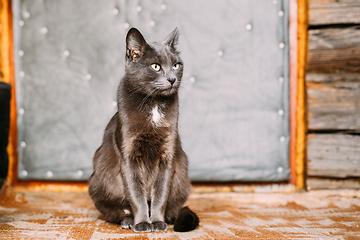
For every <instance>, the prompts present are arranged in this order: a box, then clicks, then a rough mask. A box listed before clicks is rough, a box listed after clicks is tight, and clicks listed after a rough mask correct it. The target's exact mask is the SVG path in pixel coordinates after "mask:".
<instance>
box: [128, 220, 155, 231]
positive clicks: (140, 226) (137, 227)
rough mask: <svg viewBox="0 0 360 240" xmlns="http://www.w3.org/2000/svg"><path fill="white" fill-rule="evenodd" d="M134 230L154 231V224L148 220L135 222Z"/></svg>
mask: <svg viewBox="0 0 360 240" xmlns="http://www.w3.org/2000/svg"><path fill="white" fill-rule="evenodd" d="M132 230H133V231H134V232H151V231H152V225H151V223H148V222H141V223H138V224H135V226H134V227H133V229H132Z"/></svg>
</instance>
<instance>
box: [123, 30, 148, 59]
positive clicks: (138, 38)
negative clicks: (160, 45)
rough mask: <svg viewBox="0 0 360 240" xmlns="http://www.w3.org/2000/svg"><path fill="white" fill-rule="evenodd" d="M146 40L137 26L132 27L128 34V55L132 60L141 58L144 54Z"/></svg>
mask: <svg viewBox="0 0 360 240" xmlns="http://www.w3.org/2000/svg"><path fill="white" fill-rule="evenodd" d="M146 45H147V43H146V41H145V39H144V37H143V35H141V33H140V32H139V30H137V29H136V28H131V29H130V30H129V32H128V33H127V36H126V55H127V56H128V57H130V58H131V59H132V60H137V59H139V58H140V57H141V56H142V55H144V52H145V49H146Z"/></svg>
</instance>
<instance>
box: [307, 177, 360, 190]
mask: <svg viewBox="0 0 360 240" xmlns="http://www.w3.org/2000/svg"><path fill="white" fill-rule="evenodd" d="M306 184H307V188H308V190H320V189H360V181H359V180H357V179H342V180H338V179H330V178H309V179H307V181H306Z"/></svg>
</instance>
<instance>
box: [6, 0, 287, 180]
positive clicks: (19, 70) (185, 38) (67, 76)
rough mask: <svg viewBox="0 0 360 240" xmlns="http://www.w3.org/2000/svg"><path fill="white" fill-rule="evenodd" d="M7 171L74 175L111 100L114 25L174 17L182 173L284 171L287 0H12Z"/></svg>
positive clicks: (270, 175) (243, 175)
mask: <svg viewBox="0 0 360 240" xmlns="http://www.w3.org/2000/svg"><path fill="white" fill-rule="evenodd" d="M13 11H14V38H15V53H16V85H17V86H16V87H17V88H16V89H17V105H18V130H19V169H18V171H19V178H20V179H23V180H26V179H49V180H86V179H87V178H88V177H89V176H90V174H91V172H92V156H93V154H94V151H95V150H96V148H97V147H98V146H99V145H100V143H101V139H102V134H103V130H104V128H105V126H106V123H107V121H108V120H109V119H110V117H111V116H112V114H113V113H114V111H115V109H116V108H115V106H114V101H115V99H116V88H117V85H118V82H119V80H120V78H121V77H122V75H123V73H124V50H125V35H126V32H127V30H128V29H129V28H130V27H137V28H138V29H139V30H140V31H141V32H142V33H143V35H144V36H145V38H146V39H147V40H149V41H158V40H162V39H164V38H165V37H166V36H167V35H168V34H169V33H170V32H171V31H172V30H173V29H174V28H175V27H176V26H177V27H178V28H179V29H180V32H181V35H180V43H179V49H180V51H181V53H182V58H183V61H184V63H185V72H184V78H183V86H182V89H181V92H180V97H181V102H180V104H181V109H180V122H179V128H180V135H181V138H182V143H183V147H184V149H185V151H186V153H187V154H188V157H189V162H190V166H189V167H190V171H189V174H190V177H191V179H192V180H193V181H284V180H287V179H288V178H289V150H288V149H289V79H288V75H289V73H288V68H289V64H288V62H289V57H288V55H289V54H288V1H286V0H282V1H281V0H276V1H274V0H258V1H252V0H242V1H238V0H229V1H206V0H197V1H190V0H183V1H160V0H153V1H150V0H148V1H125V0H117V1H108V0H106V1H104V0H103V1H96V0H90V1H89V0H87V1H85V0H75V1H70V0H59V1H50V0H26V1H25V0H22V1H19V0H15V1H13Z"/></svg>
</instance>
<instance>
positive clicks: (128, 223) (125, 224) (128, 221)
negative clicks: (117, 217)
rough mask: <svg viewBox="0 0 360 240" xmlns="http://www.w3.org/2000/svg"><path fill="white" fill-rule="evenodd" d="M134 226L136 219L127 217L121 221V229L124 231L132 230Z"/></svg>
mask: <svg viewBox="0 0 360 240" xmlns="http://www.w3.org/2000/svg"><path fill="white" fill-rule="evenodd" d="M132 226H134V219H133V218H132V217H125V218H124V219H123V220H122V221H121V227H122V228H123V229H130V228H132Z"/></svg>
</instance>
